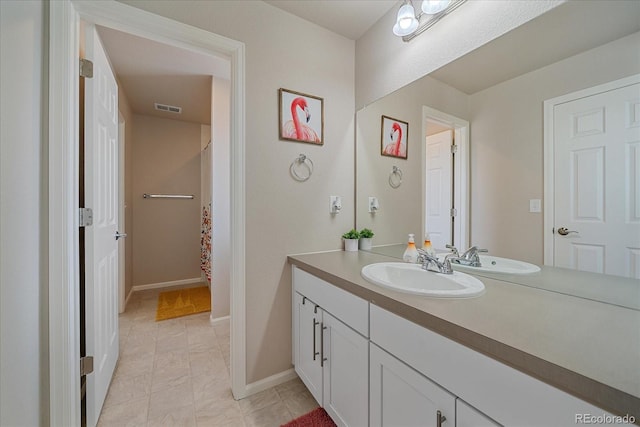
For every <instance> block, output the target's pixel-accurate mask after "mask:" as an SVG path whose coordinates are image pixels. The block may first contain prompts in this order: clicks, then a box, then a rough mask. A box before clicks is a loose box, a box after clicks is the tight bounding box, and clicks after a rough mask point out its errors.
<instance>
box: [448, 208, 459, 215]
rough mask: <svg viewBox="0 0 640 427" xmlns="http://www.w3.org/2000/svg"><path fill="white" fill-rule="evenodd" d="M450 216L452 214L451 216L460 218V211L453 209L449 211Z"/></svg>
mask: <svg viewBox="0 0 640 427" xmlns="http://www.w3.org/2000/svg"><path fill="white" fill-rule="evenodd" d="M449 214H450V215H451V216H458V210H457V209H456V208H452V209H451V210H450V211H449Z"/></svg>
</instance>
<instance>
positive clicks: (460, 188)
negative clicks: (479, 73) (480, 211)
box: [420, 106, 470, 250]
mask: <svg viewBox="0 0 640 427" xmlns="http://www.w3.org/2000/svg"><path fill="white" fill-rule="evenodd" d="M428 119H435V120H437V121H439V122H442V123H445V124H447V125H450V126H451V127H453V128H454V136H455V138H456V145H457V146H458V151H457V152H456V156H455V171H454V182H455V184H454V204H455V206H458V215H457V217H458V218H463V219H464V220H463V221H457V225H456V231H457V232H458V235H459V236H460V241H461V242H462V246H463V247H462V248H458V249H460V250H464V249H466V248H468V247H469V220H470V217H469V122H468V121H467V120H463V119H461V118H458V117H455V116H452V115H450V114H447V113H443V112H442V111H439V110H436V109H434V108H431V107H427V106H423V107H422V139H421V144H420V156H421V157H422V228H423V230H422V235H423V236H424V233H425V232H426V230H424V223H425V221H424V220H425V217H426V211H425V197H426V191H427V189H426V183H427V176H426V170H427V159H426V147H425V141H426V138H427V120H428Z"/></svg>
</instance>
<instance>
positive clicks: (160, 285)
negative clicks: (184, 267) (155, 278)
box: [131, 277, 202, 292]
mask: <svg viewBox="0 0 640 427" xmlns="http://www.w3.org/2000/svg"><path fill="white" fill-rule="evenodd" d="M193 283H202V280H200V278H199V277H194V278H193V279H182V280H173V281H171V282H160V283H149V284H147V285H136V286H134V287H133V288H131V291H132V292H138V291H146V290H148V289H159V288H170V287H172V286H180V285H191V284H193Z"/></svg>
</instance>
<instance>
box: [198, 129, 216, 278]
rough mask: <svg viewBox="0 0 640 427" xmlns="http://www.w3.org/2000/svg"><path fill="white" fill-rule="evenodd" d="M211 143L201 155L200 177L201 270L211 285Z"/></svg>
mask: <svg viewBox="0 0 640 427" xmlns="http://www.w3.org/2000/svg"><path fill="white" fill-rule="evenodd" d="M211 156H212V148H211V141H209V144H207V146H206V147H205V148H204V150H202V152H201V153H200V176H201V198H200V200H201V201H202V218H201V219H202V226H201V229H200V269H201V270H202V271H203V273H204V275H205V276H206V277H207V280H208V281H209V283H211V225H212V218H211V214H212V212H211V188H212V170H211V165H212V161H213V159H212V157H211Z"/></svg>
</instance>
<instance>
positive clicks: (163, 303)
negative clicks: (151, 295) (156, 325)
mask: <svg viewBox="0 0 640 427" xmlns="http://www.w3.org/2000/svg"><path fill="white" fill-rule="evenodd" d="M205 311H211V293H210V292H209V288H208V287H207V286H201V287H197V288H186V289H177V290H175V291H167V292H161V293H160V295H158V309H157V310H156V322H157V321H159V320H167V319H173V318H176V317H182V316H188V315H190V314H195V313H203V312H205Z"/></svg>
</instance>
